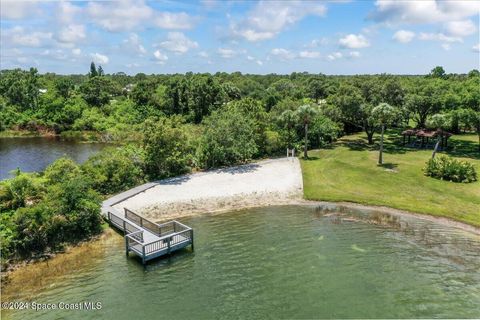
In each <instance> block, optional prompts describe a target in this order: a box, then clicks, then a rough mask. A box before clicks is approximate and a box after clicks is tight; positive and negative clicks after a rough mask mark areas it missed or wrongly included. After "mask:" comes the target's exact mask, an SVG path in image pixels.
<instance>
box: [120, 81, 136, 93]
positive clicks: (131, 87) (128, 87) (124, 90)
mask: <svg viewBox="0 0 480 320" xmlns="http://www.w3.org/2000/svg"><path fill="white" fill-rule="evenodd" d="M134 86H135V85H134V84H133V83H129V84H127V85H126V86H125V87H123V92H127V93H130V92H131V91H132V89H133V87H134Z"/></svg>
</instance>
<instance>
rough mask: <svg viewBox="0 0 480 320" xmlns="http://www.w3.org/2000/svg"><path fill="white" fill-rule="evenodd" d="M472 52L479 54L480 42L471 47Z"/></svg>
mask: <svg viewBox="0 0 480 320" xmlns="http://www.w3.org/2000/svg"><path fill="white" fill-rule="evenodd" d="M472 51H473V52H480V42H479V43H477V44H476V45H474V46H473V47H472Z"/></svg>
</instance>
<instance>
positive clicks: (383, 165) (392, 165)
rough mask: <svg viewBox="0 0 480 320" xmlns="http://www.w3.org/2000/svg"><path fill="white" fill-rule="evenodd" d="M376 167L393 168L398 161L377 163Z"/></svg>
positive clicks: (396, 165)
mask: <svg viewBox="0 0 480 320" xmlns="http://www.w3.org/2000/svg"><path fill="white" fill-rule="evenodd" d="M377 167H381V168H384V169H389V170H394V169H396V168H397V167H398V163H391V162H389V163H383V164H377Z"/></svg>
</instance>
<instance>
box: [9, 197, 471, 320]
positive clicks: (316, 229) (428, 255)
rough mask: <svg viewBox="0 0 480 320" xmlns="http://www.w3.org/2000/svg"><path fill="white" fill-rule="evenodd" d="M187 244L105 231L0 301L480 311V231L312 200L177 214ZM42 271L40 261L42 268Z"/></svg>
mask: <svg viewBox="0 0 480 320" xmlns="http://www.w3.org/2000/svg"><path fill="white" fill-rule="evenodd" d="M181 221H182V222H184V223H186V224H188V225H190V226H192V227H193V228H194V230H195V250H194V251H193V252H192V251H190V249H185V250H184V251H181V252H179V253H177V254H173V255H172V256H170V257H168V258H164V259H160V260H156V261H153V262H151V263H149V264H148V265H147V266H146V268H143V267H142V265H141V263H140V262H139V261H138V259H136V258H135V257H134V256H131V257H129V258H127V257H125V251H124V250H125V248H124V242H123V238H122V236H121V235H120V234H118V233H113V235H112V236H111V237H110V240H109V241H100V242H98V244H97V247H96V249H91V252H90V253H88V254H85V255H84V256H82V257H81V258H79V257H76V258H74V259H73V260H72V262H71V263H69V262H68V259H67V262H65V263H64V265H65V266H64V270H63V271H62V272H61V274H52V275H49V274H48V272H50V271H48V272H47V274H37V275H36V278H35V279H26V278H25V277H24V278H23V279H17V280H16V281H13V282H12V283H11V284H10V285H9V286H7V287H6V288H4V290H3V292H2V295H3V297H2V300H3V301H35V302H39V303H52V304H58V303H60V302H64V303H79V302H85V301H87V302H100V304H101V309H100V310H97V311H87V310H43V311H33V310H31V309H30V310H23V311H4V312H3V315H4V316H7V317H8V318H11V319H24V320H28V319H36V320H41V319H60V318H66V319H85V318H89V319H93V318H95V319H97V318H98V319H115V320H121V319H140V318H142V319H160V318H161V319H279V318H296V319H302V318H303V319H304V318H478V317H479V316H480V271H479V270H480V236H478V235H474V234H471V233H468V232H466V231H462V230H458V229H455V228H453V227H450V226H445V225H442V224H439V223H436V222H431V221H426V220H422V219H419V218H415V217H394V216H388V215H385V214H381V213H377V212H371V211H360V210H345V209H340V208H336V207H331V208H329V209H328V210H327V209H325V208H318V207H314V206H284V207H268V208H258V209H249V210H243V211H239V212H230V213H224V214H216V215H203V216H197V217H189V218H184V219H181ZM47 270H48V269H47Z"/></svg>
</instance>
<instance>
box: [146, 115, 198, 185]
mask: <svg viewBox="0 0 480 320" xmlns="http://www.w3.org/2000/svg"><path fill="white" fill-rule="evenodd" d="M143 134H144V139H143V148H144V152H145V169H146V173H147V175H148V177H149V178H151V179H158V178H160V179H163V178H168V177H173V176H176V175H180V174H183V173H187V172H189V171H190V169H191V167H190V163H191V158H192V155H191V150H190V146H189V143H188V138H187V135H186V133H185V130H184V127H183V123H182V121H181V118H179V117H172V118H160V119H158V120H154V119H148V120H147V121H145V124H144V129H143Z"/></svg>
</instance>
